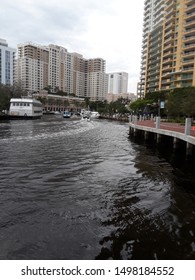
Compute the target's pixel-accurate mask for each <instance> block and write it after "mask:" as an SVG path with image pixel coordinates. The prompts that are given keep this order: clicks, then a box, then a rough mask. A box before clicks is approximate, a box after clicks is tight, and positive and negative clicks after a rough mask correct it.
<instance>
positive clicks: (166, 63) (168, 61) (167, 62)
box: [163, 58, 173, 66]
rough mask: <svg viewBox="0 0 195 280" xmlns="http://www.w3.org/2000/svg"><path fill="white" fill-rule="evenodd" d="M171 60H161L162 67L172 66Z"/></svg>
mask: <svg viewBox="0 0 195 280" xmlns="http://www.w3.org/2000/svg"><path fill="white" fill-rule="evenodd" d="M172 63H173V59H172V58H167V59H164V60H163V65H171V66H172Z"/></svg>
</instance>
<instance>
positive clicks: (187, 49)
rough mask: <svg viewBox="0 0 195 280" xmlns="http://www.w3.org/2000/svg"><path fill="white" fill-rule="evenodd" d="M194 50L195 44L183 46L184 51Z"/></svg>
mask: <svg viewBox="0 0 195 280" xmlns="http://www.w3.org/2000/svg"><path fill="white" fill-rule="evenodd" d="M194 48H195V44H186V45H184V46H183V51H190V50H194Z"/></svg>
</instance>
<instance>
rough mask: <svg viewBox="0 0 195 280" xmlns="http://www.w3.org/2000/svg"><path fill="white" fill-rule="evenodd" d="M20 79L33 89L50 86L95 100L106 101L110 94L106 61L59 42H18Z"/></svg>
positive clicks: (52, 88)
mask: <svg viewBox="0 0 195 280" xmlns="http://www.w3.org/2000/svg"><path fill="white" fill-rule="evenodd" d="M17 66H18V67H17V68H18V71H17V79H18V80H20V81H21V82H22V83H23V86H24V88H25V89H26V90H27V91H29V92H38V91H40V90H42V89H44V88H46V87H49V88H50V90H51V91H52V92H56V91H58V90H60V91H63V92H66V93H67V94H75V95H76V96H78V97H89V98H90V99H91V100H93V101H98V100H104V99H105V98H106V93H107V79H106V73H105V60H103V59H102V58H95V59H89V60H88V59H85V58H83V56H82V55H81V54H78V53H69V52H68V51H67V49H65V48H64V47H61V46H57V45H52V44H51V45H49V46H47V47H44V46H38V45H35V44H32V43H25V44H20V45H18V63H17Z"/></svg>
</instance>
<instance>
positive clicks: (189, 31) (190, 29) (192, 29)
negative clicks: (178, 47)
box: [184, 28, 195, 36]
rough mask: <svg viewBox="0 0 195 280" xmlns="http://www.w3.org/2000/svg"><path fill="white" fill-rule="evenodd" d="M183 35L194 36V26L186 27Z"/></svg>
mask: <svg viewBox="0 0 195 280" xmlns="http://www.w3.org/2000/svg"><path fill="white" fill-rule="evenodd" d="M184 35H185V36H190V35H191V36H193V35H194V36H195V28H188V29H187V28H186V30H185V32H184Z"/></svg>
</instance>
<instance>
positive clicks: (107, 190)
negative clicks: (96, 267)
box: [0, 116, 195, 259]
mask: <svg viewBox="0 0 195 280" xmlns="http://www.w3.org/2000/svg"><path fill="white" fill-rule="evenodd" d="M163 151H164V154H163ZM165 154H166V149H163V150H162V151H161V152H159V150H156V149H155V148H154V147H153V146H152V147H150V148H148V147H146V145H140V144H138V143H134V142H132V141H131V140H129V138H128V125H127V124H124V123H117V122H108V121H102V120H97V121H91V122H87V121H71V120H64V119H62V118H60V117H59V116H44V117H43V118H42V119H41V120H36V121H10V122H1V123H0V155H1V158H0V194H1V196H0V210H1V216H0V232H1V234H0V259H194V257H195V241H194V234H195V211H194V204H195V192H194V189H193V186H194V180H195V178H194V170H193V167H192V166H189V165H188V166H185V165H184V164H183V165H182V164H178V161H177V164H176V163H174V161H173V159H170V157H169V158H167V157H166V155H165Z"/></svg>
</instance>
